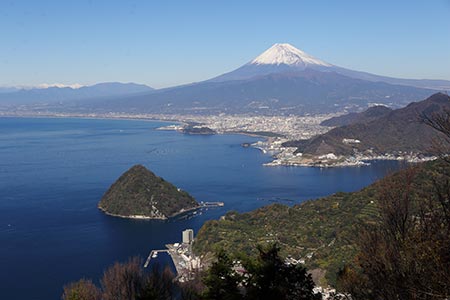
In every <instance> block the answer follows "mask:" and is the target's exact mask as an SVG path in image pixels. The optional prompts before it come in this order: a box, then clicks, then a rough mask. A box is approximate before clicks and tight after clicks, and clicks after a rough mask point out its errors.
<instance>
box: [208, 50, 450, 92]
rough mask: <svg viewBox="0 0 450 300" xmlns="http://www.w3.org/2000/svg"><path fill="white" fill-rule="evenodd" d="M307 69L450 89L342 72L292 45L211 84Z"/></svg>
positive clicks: (441, 83)
mask: <svg viewBox="0 0 450 300" xmlns="http://www.w3.org/2000/svg"><path fill="white" fill-rule="evenodd" d="M305 69H312V70H317V71H322V72H335V73H337V74H341V75H344V76H348V77H350V78H355V79H362V80H368V81H373V82H386V83H390V84H399V85H408V86H414V87H420V88H429V89H435V90H445V89H450V81H447V80H427V79H400V78H392V77H387V76H380V75H375V74H370V73H366V72H360V71H354V70H350V69H346V68H342V67H339V66H335V65H332V64H330V63H327V62H325V61H322V60H320V59H318V58H315V57H313V56H311V55H309V54H308V53H305V52H303V51H302V50H299V49H297V48H295V47H294V46H292V45H290V44H274V45H273V46H272V47H270V48H269V49H267V50H266V51H265V52H263V53H262V54H261V55H259V56H258V57H256V58H255V59H254V60H252V61H251V62H249V63H247V64H245V65H243V66H242V67H240V68H238V69H236V70H234V71H232V72H229V73H226V74H223V75H220V76H218V77H216V78H213V79H211V81H215V82H219V81H227V80H242V79H249V78H252V77H255V76H262V75H268V74H273V73H285V72H291V73H298V72H301V71H304V70H305Z"/></svg>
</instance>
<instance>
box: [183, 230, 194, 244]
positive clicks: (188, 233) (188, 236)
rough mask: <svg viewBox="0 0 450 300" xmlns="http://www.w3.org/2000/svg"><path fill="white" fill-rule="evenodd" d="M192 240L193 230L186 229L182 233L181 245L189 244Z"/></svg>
mask: <svg viewBox="0 0 450 300" xmlns="http://www.w3.org/2000/svg"><path fill="white" fill-rule="evenodd" d="M193 240H194V230H193V229H186V230H184V231H183V244H191V243H192V241H193Z"/></svg>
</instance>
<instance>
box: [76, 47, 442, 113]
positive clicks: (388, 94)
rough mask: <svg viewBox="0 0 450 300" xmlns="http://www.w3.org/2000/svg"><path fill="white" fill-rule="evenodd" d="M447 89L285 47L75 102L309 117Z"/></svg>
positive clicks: (107, 108) (85, 108) (132, 109)
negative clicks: (165, 82)
mask: <svg viewBox="0 0 450 300" xmlns="http://www.w3.org/2000/svg"><path fill="white" fill-rule="evenodd" d="M447 88H450V81H445V80H411V79H397V78H390V77H385V76H379V75H374V74H370V73H365V72H359V71H354V70H350V69H345V68H342V67H339V66H336V65H333V64H331V63H329V62H325V61H323V60H320V59H318V58H315V57H314V56H312V55H309V54H307V53H305V52H303V51H301V50H299V49H297V48H295V47H294V46H292V45H290V44H275V45H273V46H272V47H270V48H269V49H267V50H266V51H264V52H263V53H262V54H261V55H259V56H257V57H256V58H255V59H253V60H251V61H250V62H248V63H247V64H245V65H243V66H242V67H240V68H238V69H236V70H234V71H232V72H229V73H225V74H223V75H220V76H217V77H215V78H212V79H209V80H206V81H202V82H198V83H192V84H188V85H182V86H177V87H172V88H166V89H160V90H154V91H152V92H147V93H141V94H135V95H123V96H115V97H110V98H108V99H106V98H101V99H97V100H95V99H93V100H90V101H84V102H79V103H78V105H77V109H78V110H79V111H80V112H100V113H101V112H112V111H120V112H127V113H168V114H170V113H178V114H218V113H236V114H239V113H253V114H315V113H328V112H336V111H362V110H364V109H366V108H367V107H370V106H372V105H373V104H383V105H386V106H389V107H392V108H399V107H403V106H406V105H407V104H409V103H411V102H413V101H418V100H421V99H424V98H427V97H429V96H430V95H432V94H434V93H436V90H445V89H447Z"/></svg>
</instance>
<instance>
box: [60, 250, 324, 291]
mask: <svg viewBox="0 0 450 300" xmlns="http://www.w3.org/2000/svg"><path fill="white" fill-rule="evenodd" d="M258 251H259V256H258V257H257V259H252V258H250V257H242V258H241V259H243V263H242V265H241V264H240V263H237V261H236V260H233V259H231V257H230V256H228V254H226V253H225V251H219V252H218V253H217V256H216V259H215V261H214V262H213V263H212V265H211V267H210V268H209V269H208V271H207V272H204V273H198V274H197V276H196V278H194V280H193V281H189V282H187V283H179V282H177V281H176V280H175V275H174V274H173V273H172V272H171V270H170V269H169V268H165V269H164V270H163V271H162V272H161V270H160V268H158V267H155V268H153V269H152V271H151V272H150V273H149V274H147V273H144V272H143V270H142V268H141V265H142V262H141V261H140V260H139V259H137V258H133V259H131V260H130V261H128V262H127V263H124V264H121V263H116V264H114V265H113V266H112V267H110V268H108V269H107V270H106V271H105V273H104V275H103V278H102V279H101V289H100V288H98V287H96V286H95V285H94V284H93V283H92V282H91V281H89V280H85V279H81V280H80V281H77V282H73V283H70V284H68V285H67V286H65V287H64V294H63V296H62V299H63V300H112V299H114V300H166V299H167V300H168V299H183V300H196V299H205V300H209V299H215V300H219V299H224V300H235V299H248V300H251V299H279V300H284V299H286V300H288V299H299V300H314V299H321V297H320V296H319V295H316V294H314V293H313V288H314V283H313V281H312V279H311V276H310V275H308V274H307V273H306V269H305V268H304V267H302V266H298V265H289V264H286V263H285V262H284V260H283V259H282V258H281V257H280V256H279V248H278V247H277V246H276V245H272V246H270V247H268V248H267V249H264V248H262V247H258Z"/></svg>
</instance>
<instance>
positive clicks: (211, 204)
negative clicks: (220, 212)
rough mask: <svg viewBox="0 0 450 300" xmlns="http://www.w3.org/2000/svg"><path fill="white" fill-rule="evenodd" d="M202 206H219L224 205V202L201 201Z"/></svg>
mask: <svg viewBox="0 0 450 300" xmlns="http://www.w3.org/2000/svg"><path fill="white" fill-rule="evenodd" d="M200 206H201V207H218V206H224V203H223V202H203V201H202V202H200Z"/></svg>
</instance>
